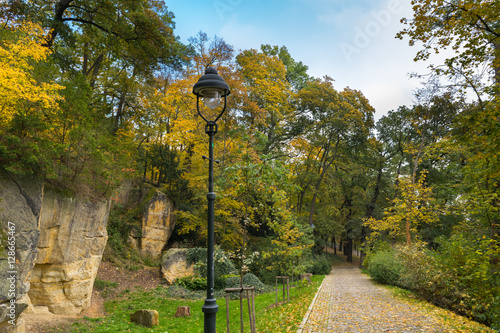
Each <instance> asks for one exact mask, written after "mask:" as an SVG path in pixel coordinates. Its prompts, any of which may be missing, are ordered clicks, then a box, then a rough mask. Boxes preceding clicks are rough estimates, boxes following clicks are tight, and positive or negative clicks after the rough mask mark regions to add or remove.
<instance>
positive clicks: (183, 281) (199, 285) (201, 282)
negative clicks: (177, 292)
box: [175, 276, 207, 290]
mask: <svg viewBox="0 0 500 333" xmlns="http://www.w3.org/2000/svg"><path fill="white" fill-rule="evenodd" d="M175 285H177V286H180V287H184V288H186V289H188V290H206V289H207V279H206V278H202V277H196V276H186V277H183V278H180V279H177V280H176V281H175Z"/></svg>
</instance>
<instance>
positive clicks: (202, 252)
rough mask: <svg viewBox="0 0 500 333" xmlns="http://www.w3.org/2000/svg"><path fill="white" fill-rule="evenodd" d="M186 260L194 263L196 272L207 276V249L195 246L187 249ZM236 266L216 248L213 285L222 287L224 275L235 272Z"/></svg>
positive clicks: (218, 287) (216, 287)
mask: <svg viewBox="0 0 500 333" xmlns="http://www.w3.org/2000/svg"><path fill="white" fill-rule="evenodd" d="M187 262H188V263H194V267H195V271H196V274H197V275H199V276H207V249H205V248H200V247H195V248H192V249H189V250H188V253H187ZM236 273H237V271H236V268H235V267H234V264H233V262H232V261H231V260H230V259H229V257H228V256H227V255H226V254H225V253H224V251H222V250H221V249H219V248H217V249H215V251H214V287H215V289H223V288H224V286H225V284H226V278H224V276H226V275H230V274H236Z"/></svg>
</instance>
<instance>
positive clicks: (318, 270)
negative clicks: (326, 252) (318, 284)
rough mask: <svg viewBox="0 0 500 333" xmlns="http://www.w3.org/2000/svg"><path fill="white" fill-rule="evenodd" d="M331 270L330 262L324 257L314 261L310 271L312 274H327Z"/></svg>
mask: <svg viewBox="0 0 500 333" xmlns="http://www.w3.org/2000/svg"><path fill="white" fill-rule="evenodd" d="M331 270H332V264H331V263H330V261H329V260H328V259H326V258H323V259H320V260H316V261H314V263H313V265H312V267H311V269H310V271H311V273H313V274H314V275H328V274H329V273H330V271H331Z"/></svg>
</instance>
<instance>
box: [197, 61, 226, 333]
mask: <svg viewBox="0 0 500 333" xmlns="http://www.w3.org/2000/svg"><path fill="white" fill-rule="evenodd" d="M229 93H230V91H229V86H228V85H227V84H226V82H225V81H224V79H223V78H222V77H220V76H219V75H218V74H217V71H216V70H215V69H214V68H212V67H208V68H207V69H206V70H205V75H203V76H202V77H200V79H199V80H198V82H196V83H195V85H194V86H193V94H195V95H196V109H197V110H198V114H199V115H200V117H201V118H203V120H205V122H206V123H207V124H206V126H205V133H207V134H208V137H209V146H208V165H209V166H208V194H207V200H208V226H207V299H206V300H205V304H204V305H203V306H202V311H203V313H205V325H204V327H205V329H204V332H205V333H215V321H216V313H217V311H218V310H219V306H218V305H217V303H216V301H215V298H214V201H215V193H214V135H215V133H217V124H216V122H217V120H219V118H220V117H221V116H222V114H223V113H224V111H225V110H226V97H227V95H229ZM200 97H201V98H203V102H204V103H205V105H206V106H207V107H208V108H210V109H212V110H213V109H215V108H216V107H217V106H219V103H220V100H221V98H222V97H223V98H224V107H223V108H222V111H221V112H220V113H219V114H218V115H216V116H214V117H208V116H206V117H205V116H203V114H202V113H201V112H200V103H199V101H200ZM207 118H209V119H207ZM211 118H215V119H211ZM203 158H205V159H207V158H206V157H205V156H203Z"/></svg>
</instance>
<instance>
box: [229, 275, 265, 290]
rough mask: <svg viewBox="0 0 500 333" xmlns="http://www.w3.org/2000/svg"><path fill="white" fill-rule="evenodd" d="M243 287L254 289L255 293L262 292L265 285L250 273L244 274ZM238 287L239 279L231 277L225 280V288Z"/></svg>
mask: <svg viewBox="0 0 500 333" xmlns="http://www.w3.org/2000/svg"><path fill="white" fill-rule="evenodd" d="M243 286H244V287H254V288H255V291H256V292H262V291H264V289H265V287H266V286H265V285H264V284H263V283H262V282H261V281H260V280H259V278H258V277H257V276H255V275H254V274H252V273H246V274H245V275H244V276H243ZM239 287H240V277H239V276H233V277H230V278H228V279H227V281H226V288H239Z"/></svg>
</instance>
